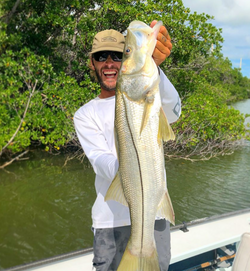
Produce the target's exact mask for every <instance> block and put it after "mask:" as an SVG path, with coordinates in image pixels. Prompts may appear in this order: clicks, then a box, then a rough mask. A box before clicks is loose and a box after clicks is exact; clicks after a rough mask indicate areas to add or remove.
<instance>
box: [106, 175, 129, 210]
mask: <svg viewBox="0 0 250 271" xmlns="http://www.w3.org/2000/svg"><path fill="white" fill-rule="evenodd" d="M119 175H120V174H119V171H118V172H117V173H116V175H115V178H114V180H113V182H112V183H111V185H110V186H109V189H108V191H107V193H106V196H105V201H107V200H115V201H117V202H120V203H121V204H123V205H125V206H128V203H127V201H126V199H125V196H124V193H123V189H122V183H121V180H120V177H119Z"/></svg>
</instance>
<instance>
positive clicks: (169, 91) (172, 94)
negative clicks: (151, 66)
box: [159, 69, 181, 123]
mask: <svg viewBox="0 0 250 271" xmlns="http://www.w3.org/2000/svg"><path fill="white" fill-rule="evenodd" d="M159 70H160V80H161V81H160V84H159V88H160V94H161V103H162V108H163V110H164V112H165V114H166V117H167V119H168V121H169V123H173V122H175V121H177V120H178V118H179V117H180V114H181V99H180V97H179V94H178V92H177V90H176V89H175V87H174V86H173V85H172V83H171V82H170V81H169V79H168V78H167V76H166V75H165V74H164V73H163V71H162V70H161V69H159Z"/></svg>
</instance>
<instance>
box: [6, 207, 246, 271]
mask: <svg viewBox="0 0 250 271" xmlns="http://www.w3.org/2000/svg"><path fill="white" fill-rule="evenodd" d="M247 213H249V221H248V222H249V223H248V224H249V232H250V208H247V209H242V210H239V211H233V212H229V213H225V214H220V215H214V216H210V217H205V218H201V219H196V220H192V221H190V222H183V223H182V224H178V225H176V226H172V227H171V229H170V231H171V239H172V238H173V237H172V235H173V234H175V233H178V234H179V232H181V233H183V234H184V235H183V236H185V234H188V232H189V230H190V229H191V228H192V227H194V226H199V225H203V224H206V223H210V222H215V221H217V220H222V219H226V218H229V217H233V216H239V215H242V214H247ZM186 230H187V231H186ZM232 240H233V242H238V241H239V240H240V236H238V235H237V236H234V237H233V238H231V239H230V240H224V242H221V243H220V244H218V245H220V246H222V245H226V244H229V243H230V244H231V243H232V242H231V241H232ZM228 242H229V243H228ZM216 246H217V244H215V245H214V246H213V247H207V248H206V249H207V251H209V250H208V249H214V248H215V247H216ZM218 248H219V247H218ZM171 249H172V250H173V247H172V248H171ZM202 252H204V251H201V253H202ZM194 253H196V252H195V251H191V252H190V253H189V254H187V255H186V256H183V255H172V259H171V262H170V264H173V263H176V262H178V261H182V260H185V259H186V258H187V257H192V256H193V255H194ZM83 257H88V261H90V263H89V264H88V265H90V266H92V257H93V248H92V247H91V248H86V249H80V250H77V251H73V252H69V253H65V254H61V255H58V256H54V257H50V258H47V259H43V260H38V261H35V262H31V263H27V264H22V265H19V266H15V267H11V268H8V269H4V271H24V270H27V271H31V270H39V271H40V268H42V267H45V268H46V266H50V265H54V264H57V263H61V262H65V263H66V262H67V261H70V260H75V259H77V258H83ZM41 270H42V269H41ZM44 270H45V269H44ZM51 270H52V269H51ZM55 270H58V269H55ZM65 270H66V269H65ZM77 270H80V269H77ZM81 270H83V269H81ZM84 270H85V269H84ZM88 270H91V269H88Z"/></svg>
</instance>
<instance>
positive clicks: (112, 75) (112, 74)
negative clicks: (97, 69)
mask: <svg viewBox="0 0 250 271" xmlns="http://www.w3.org/2000/svg"><path fill="white" fill-rule="evenodd" d="M103 75H104V76H105V77H106V78H115V77H116V75H117V71H103Z"/></svg>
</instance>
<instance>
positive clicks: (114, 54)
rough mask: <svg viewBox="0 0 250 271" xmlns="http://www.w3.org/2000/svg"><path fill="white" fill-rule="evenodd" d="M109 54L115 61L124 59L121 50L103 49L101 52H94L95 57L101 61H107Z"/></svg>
mask: <svg viewBox="0 0 250 271" xmlns="http://www.w3.org/2000/svg"><path fill="white" fill-rule="evenodd" d="M108 56H111V58H112V60H113V61H115V62H121V61H122V53H121V52H113V51H101V52H96V53H94V54H93V58H94V59H95V60H96V61H99V62H104V61H106V60H107V58H108Z"/></svg>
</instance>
